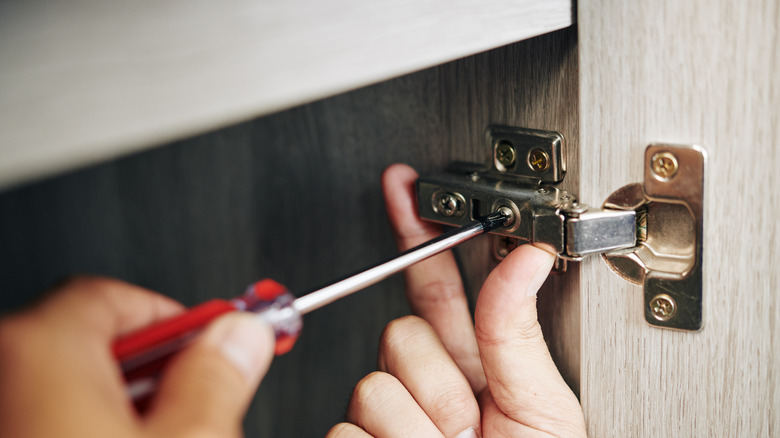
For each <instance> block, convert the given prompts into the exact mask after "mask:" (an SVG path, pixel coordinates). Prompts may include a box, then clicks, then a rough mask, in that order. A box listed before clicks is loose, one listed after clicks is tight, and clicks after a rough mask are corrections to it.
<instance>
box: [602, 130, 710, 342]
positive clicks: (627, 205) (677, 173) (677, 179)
mask: <svg viewBox="0 0 780 438" xmlns="http://www.w3.org/2000/svg"><path fill="white" fill-rule="evenodd" d="M706 158H707V156H706V153H705V151H704V150H703V149H702V148H701V147H699V146H680V145H666V144H656V145H650V146H648V148H647V149H646V151H645V181H644V184H638V183H637V184H630V185H627V186H625V187H622V188H620V189H619V190H617V191H616V192H614V193H613V194H612V195H610V196H609V198H607V200H606V201H605V202H604V208H606V209H613V210H625V211H635V212H637V217H638V218H639V220H638V221H637V224H638V227H637V236H638V244H637V246H636V247H635V248H632V249H627V250H621V251H614V252H610V253H608V254H604V256H603V257H604V260H605V261H606V262H607V265H608V266H609V267H610V268H611V269H612V270H613V271H614V272H615V273H617V274H618V275H619V276H621V277H622V278H624V279H626V280H628V281H631V282H633V283H636V284H642V285H643V287H644V295H645V320H646V321H647V322H648V323H650V324H652V325H656V326H662V327H667V328H675V329H681V330H698V329H699V328H701V326H702V323H703V321H702V301H703V299H702V295H703V291H702V263H703V259H702V254H703V252H702V247H703V229H704V221H703V202H704V169H705V164H706ZM662 295H665V296H668V297H669V299H670V300H671V302H672V303H674V307H675V311H674V314H673V315H671V316H664V317H663V318H659V317H658V312H657V309H658V308H659V307H658V305H657V304H658V302H657V300H656V298H657V297H659V296H662Z"/></svg>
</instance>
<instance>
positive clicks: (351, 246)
mask: <svg viewBox="0 0 780 438" xmlns="http://www.w3.org/2000/svg"><path fill="white" fill-rule="evenodd" d="M576 60H577V54H576V30H575V29H566V30H563V31H559V32H555V33H553V34H550V35H545V36H541V37H538V38H534V39H531V40H528V41H525V42H522V43H518V44H513V45H510V46H507V47H503V48H500V49H497V50H494V51H491V52H487V53H484V54H479V55H476V56H472V57H469V58H465V59H463V60H459V61H457V62H452V63H449V64H445V65H442V66H440V67H436V68H433V69H428V70H425V71H422V72H418V73H415V74H412V75H408V76H404V77H401V78H397V79H394V80H392V81H388V82H383V83H380V84H377V85H374V86H371V87H368V88H364V89H360V90H356V91H353V92H350V93H347V94H343V95H338V96H335V97H332V98H329V99H326V100H323V101H318V102H315V103H312V104H309V105H305V106H302V107H296V108H294V109H290V110H287V111H284V112H281V113H278V114H274V115H270V116H266V117H262V118H259V119H256V120H252V121H249V122H245V123H242V124H239V125H235V126H232V127H229V128H225V129H221V130H219V131H215V132H211V133H208V134H204V135H200V136H198V137H194V138H191V139H188V140H183V141H180V142H176V143H173V144H170V145H168V146H166V147H162V148H158V149H155V150H151V151H146V152H144V153H141V154H137V155H134V156H131V157H126V158H123V159H120V160H116V161H112V162H109V163H105V164H102V165H99V166H95V167H91V168H88V169H85V170H81V171H78V172H75V173H70V174H67V175H64V176H60V177H57V178H53V179H49V180H47V181H44V182H39V183H36V184H33V185H29V186H26V187H23V188H19V189H16V190H12V191H8V192H6V193H3V194H0V309H9V308H13V307H16V306H18V305H21V304H22V303H26V302H29V301H30V300H31V299H33V298H34V297H36V296H38V295H39V294H40V293H41V291H42V290H43V289H44V288H45V287H47V286H48V285H50V284H51V283H52V282H53V281H55V280H56V279H58V278H59V277H60V276H62V275H66V274H69V273H73V272H92V273H98V274H103V275H111V276H117V277H120V278H123V279H125V280H128V281H131V282H134V283H138V284H141V285H143V286H146V287H149V288H151V289H153V290H157V291H160V292H163V293H165V294H167V295H170V296H172V297H174V298H176V299H179V300H181V301H183V302H184V303H186V304H188V305H192V304H195V303H198V302H201V301H204V300H206V299H208V298H212V297H214V296H221V297H230V296H232V295H234V294H236V293H238V292H240V291H241V290H243V288H244V286H245V285H246V284H248V283H249V282H251V281H253V280H255V279H257V278H260V277H271V278H274V279H276V280H278V281H280V282H282V283H284V284H286V285H287V286H289V287H290V288H291V289H292V290H293V291H296V292H298V293H302V292H305V291H306V290H307V289H309V288H313V287H315V286H316V285H318V284H322V283H326V282H329V281H331V280H333V279H334V278H337V277H339V276H341V275H343V274H346V273H349V272H352V271H354V270H355V269H357V268H360V267H362V266H364V265H365V264H367V263H369V262H371V261H374V260H380V259H382V258H384V257H387V256H390V255H392V254H394V253H395V248H394V246H393V243H392V239H391V236H390V231H389V227H388V225H387V221H386V219H385V212H384V207H383V201H382V195H381V190H380V186H379V178H380V174H381V172H382V170H383V169H384V168H385V167H386V166H388V165H389V164H391V163H394V162H406V163H409V164H411V165H413V166H414V167H416V168H417V169H419V170H420V171H421V172H433V171H440V170H441V169H443V168H444V167H445V166H446V165H447V164H448V163H449V162H450V161H453V160H471V161H486V160H488V159H489V155H490V152H489V147H488V145H487V144H486V143H485V136H484V131H485V128H486V126H487V125H488V124H490V123H504V124H511V125H520V126H528V127H533V128H542V129H557V130H559V131H560V132H562V133H563V134H564V135H565V136H566V138H567V139H569V143H568V145H569V151H570V153H573V152H576V140H577V138H578V131H577V87H576V81H577V75H576V74H574V72H575V70H576ZM574 171H575V170H574V169H570V177H571V175H572V174H573V172H574ZM570 179H571V180H572V181H576V178H570ZM459 261H460V264H461V265H462V267H463V268H464V271H465V274H466V275H465V280H466V285H467V289H468V290H469V293H470V294H471V295H472V296H473V295H474V294H476V292H477V290H478V289H479V286H480V285H481V284H482V281H483V280H484V278H485V276H486V275H487V273H488V271H489V269H490V268H491V267H492V264H493V263H492V256H491V255H490V250H489V247H488V241H487V240H486V239H479V240H478V241H473V242H469V244H468V246H467V247H465V248H463V250H462V251H460V252H459ZM573 272H574V274H576V269H574V270H573ZM574 274H572V275H570V276H563V277H557V278H555V279H554V280H552V281H551V282H549V284H548V285H546V286H545V290H544V291H543V292H541V293H540V307H541V308H542V315H541V317H542V320H543V321H542V324H543V326H544V328H545V333H546V335H547V338H548V340H549V341H550V343H551V345H552V347H553V350H554V352H558V353H560V352H564V351H575V352H576V351H578V350H579V334H578V331H577V330H578V327H579V320H578V317H579V312H578V311H575V310H576V309H577V308H578V306H579V301H578V297H577V294H576V289H575V287H576V283H572V282H573V281H576V276H575V275H574ZM558 287H560V288H558ZM407 312H408V307H407V305H406V303H405V299H404V292H403V282H402V280H401V278H400V277H396V278H393V279H390V280H388V281H386V282H384V283H381V284H379V285H376V286H374V287H372V288H370V289H368V290H366V291H363V292H361V293H358V294H356V295H354V296H352V297H349V298H347V299H344V300H342V301H340V302H338V303H335V304H333V305H331V306H328V307H326V308H324V309H321V310H318V311H316V312H313V313H312V314H311V315H307V316H306V320H305V328H304V331H303V335H302V338H301V340H300V341H299V343H298V345H297V346H296V348H294V349H293V351H292V352H291V353H290V354H288V355H286V356H283V357H280V358H278V359H277V360H276V362H275V363H274V365H273V366H272V369H271V372H270V374H269V375H268V377H267V378H266V379H265V381H264V382H263V384H262V386H261V388H260V391H259V392H258V395H257V397H256V398H255V400H254V402H253V405H252V407H251V409H250V411H249V414H248V415H247V418H246V421H245V432H246V435H247V436H273V437H276V436H280V437H314V436H323V435H324V434H325V432H326V431H327V430H328V429H329V428H330V427H331V426H332V425H333V424H335V423H336V422H338V421H340V420H341V419H342V418H343V414H344V410H345V407H346V405H347V402H348V399H349V395H350V393H351V391H352V388H353V386H354V385H355V383H357V381H358V380H359V379H360V378H361V377H362V376H364V375H365V374H367V373H368V372H370V371H373V370H374V369H375V357H376V345H377V342H378V338H379V335H380V332H381V330H382V328H383V327H384V326H385V324H387V322H389V321H390V320H392V319H393V318H396V317H398V316H401V315H404V314H406V313H407ZM557 359H558V361H559V363H560V364H561V365H562V368H563V369H564V371H565V374H566V375H567V377H568V378H569V380H570V381H571V382H573V383H575V384H576V376H577V375H578V374H579V370H578V358H577V357H576V355H575V354H572V355H568V356H562V357H558V358H557Z"/></svg>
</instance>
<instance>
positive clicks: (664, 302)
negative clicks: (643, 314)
mask: <svg viewBox="0 0 780 438" xmlns="http://www.w3.org/2000/svg"><path fill="white" fill-rule="evenodd" d="M676 312H677V304H675V302H674V300H673V299H672V297H670V296H669V295H666V294H659V295H656V296H654V297H653V299H652V300H650V313H652V314H653V317H654V318H655V319H657V320H659V321H669V320H670V319H672V317H673V316H674V314H675V313H676Z"/></svg>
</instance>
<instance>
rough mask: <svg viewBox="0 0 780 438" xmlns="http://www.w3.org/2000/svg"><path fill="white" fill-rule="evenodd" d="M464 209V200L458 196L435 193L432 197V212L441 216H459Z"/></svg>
mask: <svg viewBox="0 0 780 438" xmlns="http://www.w3.org/2000/svg"><path fill="white" fill-rule="evenodd" d="M465 207H466V200H465V199H463V197H462V196H460V195H456V194H452V193H447V192H437V193H435V194H434V195H433V211H435V212H436V213H438V214H440V215H442V216H446V217H451V216H460V215H461V214H463V212H464V211H465Z"/></svg>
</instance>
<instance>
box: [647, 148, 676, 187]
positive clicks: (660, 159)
mask: <svg viewBox="0 0 780 438" xmlns="http://www.w3.org/2000/svg"><path fill="white" fill-rule="evenodd" d="M650 168H651V169H652V170H653V174H655V176H656V177H657V178H658V179H660V180H663V181H666V180H670V179H672V178H673V177H674V175H676V174H677V169H678V168H679V165H678V164H677V157H675V156H674V154H672V153H671V152H658V153H656V154H655V155H653V159H652V160H651V163H650Z"/></svg>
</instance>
